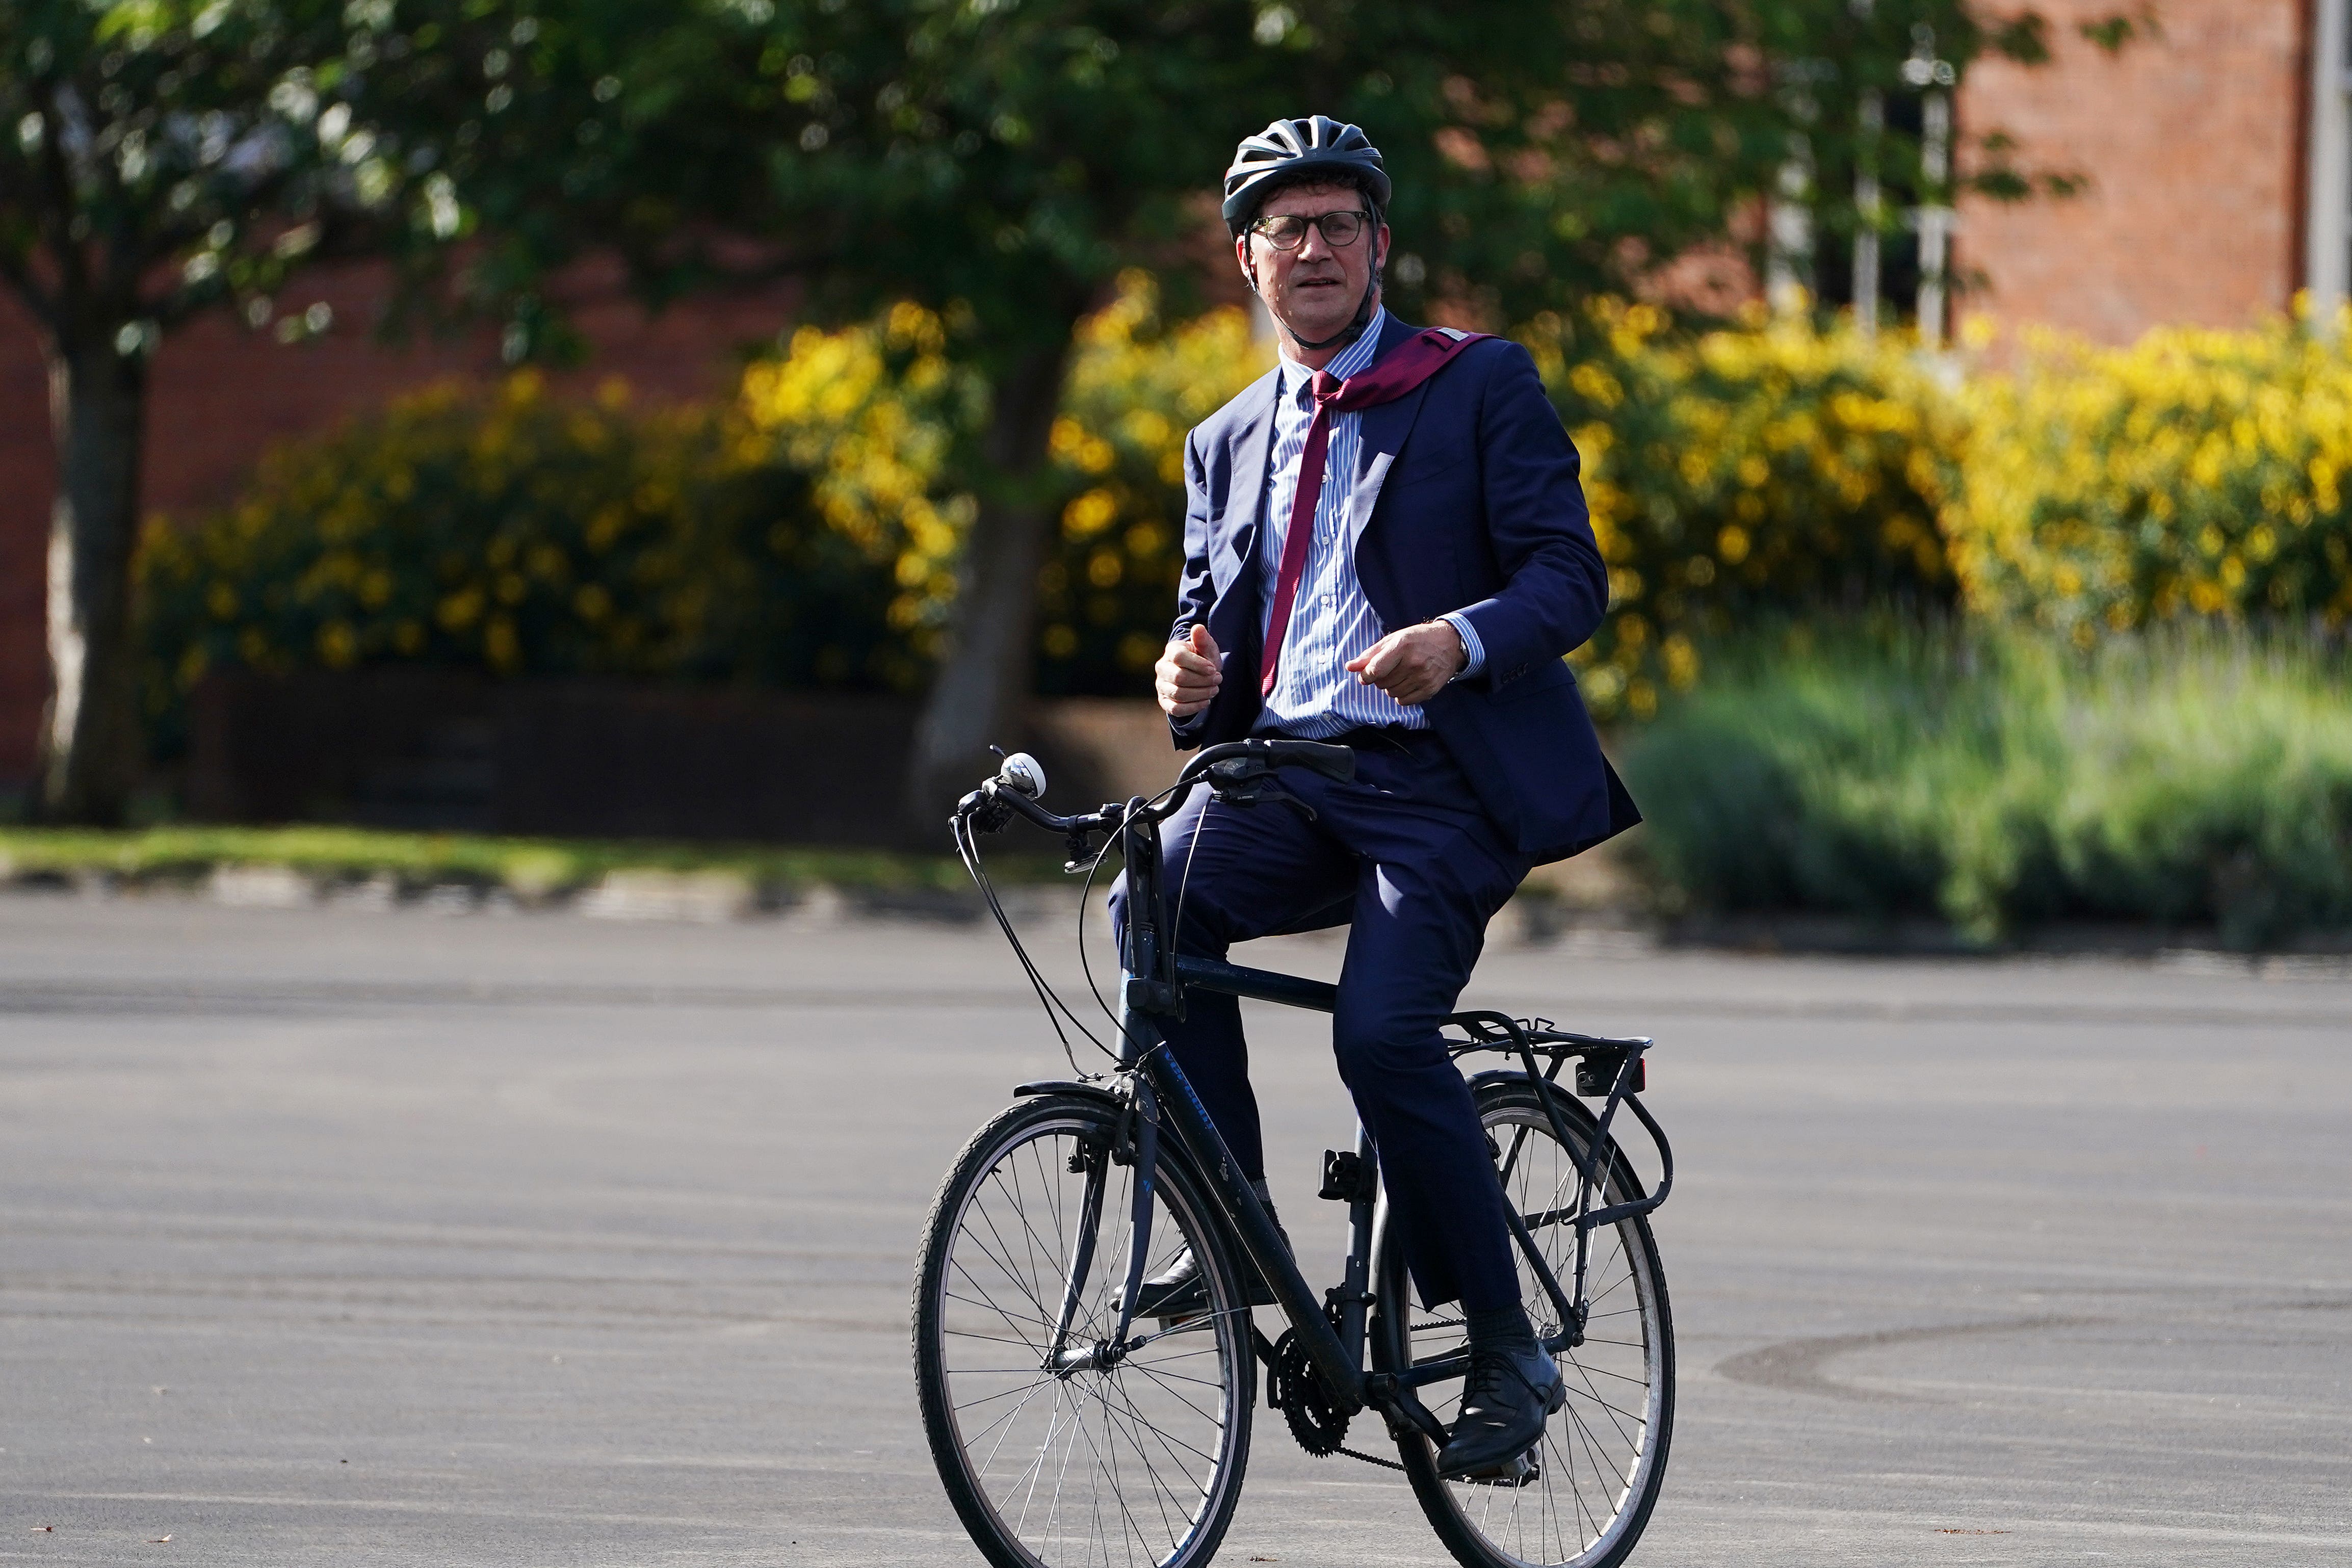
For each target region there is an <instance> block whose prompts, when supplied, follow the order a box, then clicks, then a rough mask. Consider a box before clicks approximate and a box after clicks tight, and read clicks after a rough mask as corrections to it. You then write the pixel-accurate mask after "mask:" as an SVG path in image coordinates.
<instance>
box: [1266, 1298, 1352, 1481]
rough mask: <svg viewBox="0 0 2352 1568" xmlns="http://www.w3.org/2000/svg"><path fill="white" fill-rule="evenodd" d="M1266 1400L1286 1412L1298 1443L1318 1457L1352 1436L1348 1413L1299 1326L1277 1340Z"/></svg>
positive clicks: (1267, 1380) (1268, 1375)
mask: <svg viewBox="0 0 2352 1568" xmlns="http://www.w3.org/2000/svg"><path fill="white" fill-rule="evenodd" d="M1266 1403H1267V1404H1269V1405H1273V1406H1274V1407H1275V1408H1276V1410H1279V1411H1281V1412H1282V1418H1283V1419H1284V1420H1285V1421H1286V1422H1288V1423H1289V1425H1290V1435H1291V1436H1293V1437H1296V1438H1297V1440H1298V1446H1299V1447H1302V1448H1304V1449H1306V1450H1307V1452H1308V1453H1310V1454H1312V1455H1314V1456H1315V1457H1316V1458H1318V1459H1319V1458H1324V1457H1326V1456H1327V1455H1330V1454H1336V1453H1338V1452H1339V1445H1340V1444H1342V1443H1344V1442H1346V1441H1347V1440H1348V1416H1347V1415H1346V1414H1345V1413H1344V1412H1342V1411H1341V1410H1340V1409H1339V1407H1338V1405H1336V1403H1335V1402H1334V1401H1333V1400H1332V1398H1331V1394H1330V1391H1329V1390H1328V1389H1327V1388H1325V1387H1324V1385H1323V1377H1322V1374H1321V1373H1318V1372H1317V1371H1316V1370H1315V1363H1314V1361H1313V1359H1312V1358H1310V1357H1309V1356H1308V1355H1307V1346H1306V1343H1305V1342H1303V1341H1301V1340H1300V1339H1299V1337H1298V1331H1297V1329H1287V1330H1285V1331H1283V1335H1282V1338H1280V1339H1279V1340H1276V1342H1275V1343H1274V1363H1273V1365H1272V1366H1270V1367H1268V1368H1267V1369H1266Z"/></svg>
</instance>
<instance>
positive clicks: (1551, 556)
mask: <svg viewBox="0 0 2352 1568" xmlns="http://www.w3.org/2000/svg"><path fill="white" fill-rule="evenodd" d="M1492 357H1493V358H1494V359H1495V360H1496V362H1497V363H1496V366H1495V369H1494V371H1493V373H1492V374H1490V375H1489V376H1488V378H1487V382H1486V388H1485V393H1484V395H1483V397H1482V398H1481V399H1480V403H1479V409H1478V434H1477V441H1478V450H1479V456H1480V459H1481V461H1480V468H1481V482H1482V484H1483V485H1484V487H1485V491H1486V497H1485V499H1486V530H1487V536H1488V538H1489V540H1490V541H1491V542H1492V543H1493V546H1494V550H1495V562H1496V565H1497V566H1498V567H1500V568H1501V571H1502V576H1503V587H1502V589H1501V591H1500V592H1498V593H1496V594H1495V595H1493V596H1491V597H1489V598H1485V599H1481V600H1479V601H1478V602H1477V603H1476V604H1475V605H1465V606H1464V607H1463V609H1462V611H1461V612H1460V613H1461V614H1462V616H1464V618H1465V619H1466V620H1468V621H1469V622H1470V624H1471V625H1472V626H1475V627H1476V628H1477V632H1478V641H1479V643H1480V644H1481V646H1482V647H1484V649H1485V652H1486V666H1485V668H1484V670H1483V672H1482V673H1481V674H1479V675H1477V676H1474V677H1470V678H1467V679H1465V685H1468V684H1475V683H1478V682H1484V683H1486V684H1487V685H1488V686H1489V687H1490V688H1491V687H1494V686H1500V685H1503V684H1505V683H1507V682H1508V681H1510V680H1511V679H1515V678H1516V677H1517V676H1519V675H1521V674H1523V673H1525V672H1526V671H1527V670H1528V668H1530V667H1532V666H1533V665H1535V664H1536V663H1537V662H1538V660H1542V659H1554V658H1560V657H1562V656H1563V655H1565V654H1567V653H1568V652H1569V651H1570V649H1573V648H1577V647H1582V646H1583V645H1584V644H1585V643H1586V642H1587V641H1589V640H1590V639H1591V637H1592V634H1593V633H1594V632H1595V631H1597V630H1599V629H1600V626H1601V613H1602V612H1603V611H1604V610H1606V609H1607V608H1608V606H1609V570H1608V567H1607V566H1606V565H1605V564H1603V563H1602V562H1601V547H1600V545H1599V544H1598V543H1597V542H1595V541H1594V539H1593V536H1592V521H1591V517H1590V515H1589V514H1588V513H1587V511H1586V510H1585V505H1584V487H1583V486H1582V484H1581V483H1580V482H1579V480H1578V479H1577V473H1578V469H1579V467H1580V465H1579V462H1578V459H1577V455H1576V447H1575V445H1574V444H1573V443H1571V442H1570V440H1569V438H1568V432H1567V431H1566V430H1564V429H1562V428H1561V427H1560V423H1559V414H1558V413H1557V412H1555V411H1554V410H1553V408H1552V405H1551V400H1550V399H1549V398H1548V397H1546V396H1545V395H1544V390H1543V382H1542V380H1541V379H1540V378H1539V377H1538V375H1537V374H1536V364H1535V361H1534V360H1533V359H1532V358H1530V357H1529V356H1528V351H1527V350H1525V349H1524V348H1521V347H1520V346H1519V345H1518V344H1517V343H1505V344H1504V345H1503V346H1502V348H1501V350H1500V351H1499V352H1497V353H1495V354H1494V355H1493V356H1492Z"/></svg>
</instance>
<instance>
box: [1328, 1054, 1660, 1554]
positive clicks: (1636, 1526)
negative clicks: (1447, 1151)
mask: <svg viewBox="0 0 2352 1568" xmlns="http://www.w3.org/2000/svg"><path fill="white" fill-rule="evenodd" d="M1537 1092H1538V1091H1537V1089H1535V1088H1534V1086H1532V1085H1530V1084H1528V1082H1526V1081H1525V1080H1517V1081H1510V1080H1507V1081H1502V1082H1496V1083H1489V1084H1486V1085H1483V1086H1481V1088H1480V1089H1479V1090H1478V1092H1477V1104H1478V1115H1479V1120H1480V1121H1482V1122H1483V1123H1485V1125H1486V1133H1487V1137H1488V1140H1489V1142H1490V1143H1491V1144H1492V1145H1493V1148H1494V1150H1495V1155H1496V1170H1497V1172H1498V1173H1499V1174H1500V1175H1501V1177H1502V1182H1503V1190H1504V1194H1505V1195H1506V1199H1507V1201H1508V1202H1509V1203H1510V1204H1511V1205H1513V1206H1514V1207H1515V1208H1517V1211H1518V1213H1519V1215H1521V1217H1522V1219H1523V1220H1524V1222H1525V1223H1526V1225H1527V1226H1528V1232H1529V1234H1530V1235H1531V1236H1532V1237H1533V1238H1534V1241H1535V1244H1536V1247H1537V1249H1538V1251H1540V1252H1541V1253H1542V1254H1543V1256H1544V1260H1545V1262H1546V1263H1547V1264H1548V1265H1549V1268H1551V1270H1552V1272H1553V1274H1554V1275H1555V1276H1556V1277H1557V1278H1558V1279H1559V1282H1560V1288H1561V1289H1562V1290H1564V1291H1568V1292H1571V1293H1572V1292H1573V1291H1574V1290H1575V1288H1576V1287H1575V1269H1576V1227H1575V1226H1574V1224H1573V1223H1572V1221H1571V1220H1570V1219H1567V1218H1565V1217H1563V1216H1562V1214H1561V1211H1563V1210H1573V1208H1574V1207H1575V1205H1576V1194H1577V1171H1576V1161H1577V1159H1578V1158H1579V1157H1580V1156H1581V1155H1582V1154H1583V1152H1584V1150H1585V1148H1586V1147H1587V1146H1588V1141H1589V1140H1590V1138H1591V1134H1592V1118H1591V1115H1590V1114H1589V1113H1588V1112H1587V1111H1586V1110H1585V1109H1584V1107H1583V1106H1581V1105H1580V1104H1579V1103H1577V1102H1576V1101H1575V1100H1572V1099H1570V1097H1569V1096H1568V1095H1567V1094H1565V1093H1561V1092H1559V1091H1557V1090H1547V1091H1546V1092H1549V1093H1551V1094H1553V1096H1554V1103H1555V1104H1556V1105H1557V1106H1558V1107H1559V1110H1560V1117H1561V1120H1562V1121H1564V1122H1565V1123H1566V1125H1567V1127H1568V1131H1569V1134H1570V1137H1571V1138H1572V1139H1574V1140H1575V1141H1576V1146H1575V1147H1574V1148H1573V1149H1567V1148H1563V1147H1561V1145H1560V1142H1559V1139H1558V1138H1557V1137H1556V1136H1555V1135H1554V1133H1553V1131H1552V1129H1551V1121H1550V1119H1549V1117H1548V1116H1546V1115H1545V1114H1544V1108H1543V1103H1542V1101H1541V1100H1538V1099H1537V1098H1536V1096H1537ZM1641 1195H1642V1190H1641V1184H1640V1182H1639V1181H1638V1179H1637V1178H1636V1177H1635V1176H1634V1174H1633V1171H1632V1169H1631V1168H1630V1167H1629V1166H1627V1165H1626V1164H1625V1163H1624V1162H1623V1161H1622V1159H1620V1160H1618V1161H1616V1162H1614V1168H1613V1169H1612V1172H1611V1173H1610V1178H1609V1181H1608V1183H1607V1184H1606V1185H1605V1187H1604V1188H1603V1191H1602V1194H1601V1198H1600V1200H1599V1203H1600V1204H1615V1203H1622V1202H1625V1201H1627V1200H1629V1199H1633V1198H1637V1197H1639V1196H1641ZM1596 1206H1598V1205H1596ZM1513 1250H1514V1252H1515V1253H1517V1247H1516V1246H1515V1247H1514V1248H1513ZM1518 1260H1519V1293H1520V1300H1521V1302H1522V1304H1523V1305H1524V1306H1525V1307H1526V1308H1527V1313H1528V1320H1529V1321H1531V1322H1533V1323H1534V1324H1535V1330H1536V1333H1537V1334H1538V1336H1543V1337H1548V1336H1549V1335H1552V1334H1554V1333H1557V1332H1559V1328H1560V1321H1559V1309H1558V1308H1557V1307H1556V1306H1554V1305H1553V1303H1552V1300H1551V1297H1550V1295H1549V1293H1548V1292H1547V1291H1546V1290H1545V1289H1544V1288H1543V1286H1542V1284H1541V1283H1540V1282H1539V1281H1538V1279H1537V1277H1536V1275H1535V1272H1534V1270H1533V1269H1531V1268H1528V1263H1527V1258H1526V1256H1525V1255H1524V1254H1523V1253H1520V1254H1518ZM1381 1277H1382V1289H1381V1315H1382V1318H1383V1320H1384V1321H1383V1323H1382V1324H1381V1332H1379V1333H1377V1334H1376V1335H1375V1336H1374V1343H1375V1345H1376V1346H1379V1347H1381V1351H1382V1352H1384V1353H1383V1354H1382V1356H1381V1359H1382V1360H1384V1361H1387V1362H1389V1363H1390V1364H1391V1365H1409V1364H1412V1363H1416V1362H1426V1361H1429V1360H1430V1359H1432V1358H1433V1357H1438V1356H1444V1355H1447V1354H1450V1353H1455V1352H1460V1351H1461V1350H1462V1349H1463V1348H1464V1346H1465V1344H1466V1343H1467V1341H1466V1339H1465V1335H1464V1332H1463V1330H1462V1328H1461V1326H1460V1324H1459V1322H1458V1321H1455V1320H1453V1319H1451V1318H1449V1317H1447V1316H1446V1315H1444V1314H1438V1313H1430V1312H1419V1311H1414V1310H1412V1301H1411V1299H1410V1294H1409V1292H1410V1287H1409V1285H1408V1284H1407V1283H1406V1282H1405V1278H1404V1260H1403V1257H1402V1247H1401V1246H1398V1245H1391V1247H1390V1248H1389V1255H1388V1257H1387V1258H1384V1259H1383V1267H1382V1269H1381ZM1585 1279H1586V1284H1585V1291H1586V1298H1587V1300H1589V1301H1590V1302H1591V1317H1590V1318H1589V1319H1588V1321H1587V1322H1586V1325H1585V1339H1584V1342H1583V1343H1582V1344H1580V1345H1575V1346H1571V1347H1570V1348H1568V1349H1565V1350H1562V1351H1561V1352H1559V1356H1558V1358H1557V1359H1558V1361H1559V1370H1560V1373H1561V1374H1562V1376H1564V1377H1565V1378H1566V1379H1567V1383H1568V1403H1567V1404H1566V1405H1565V1406H1563V1407H1562V1409H1561V1410H1560V1412H1559V1415H1554V1416H1553V1417H1552V1418H1551V1420H1550V1421H1549V1423H1548V1424H1547V1425H1546V1426H1545V1428H1544V1436H1543V1441H1542V1442H1541V1443H1540V1444H1538V1446H1537V1447H1536V1449H1535V1450H1534V1451H1533V1452H1532V1453H1531V1454H1530V1456H1529V1458H1531V1459H1532V1461H1533V1465H1534V1471H1533V1474H1532V1476H1531V1477H1529V1478H1527V1479H1524V1480H1523V1483H1522V1484H1520V1485H1517V1486H1503V1485H1496V1484H1493V1483H1485V1484H1480V1483H1473V1482H1468V1481H1459V1480H1445V1479H1441V1478H1440V1477H1439V1475H1438V1473H1437V1454H1436V1450H1435V1448H1434V1447H1433V1446H1432V1445H1431V1444H1430V1442H1429V1440H1428V1439H1427V1438H1425V1437H1423V1436H1420V1435H1419V1434H1417V1433H1415V1434H1412V1435H1410V1436H1404V1437H1402V1438H1400V1439H1399V1440H1398V1445H1397V1447H1398V1449H1399V1454H1400V1457H1401V1458H1402V1460H1403V1462H1404V1468H1405V1473H1406V1474H1407V1475H1408V1476H1409V1477H1410V1478H1411V1479H1412V1489H1413V1492H1414V1495H1415V1496H1416V1497H1417V1498H1418V1499H1419V1500H1420V1501H1421V1506H1422V1510H1423V1512H1424V1513H1426V1514H1428V1516H1429V1521H1430V1523H1431V1524H1432V1525H1433V1526H1434V1527H1435V1528H1436V1531H1437V1534H1438V1538H1439V1539H1440V1540H1442V1541H1444V1542H1445V1545H1446V1548H1447V1550H1449V1551H1451V1552H1453V1553H1454V1557H1455V1558H1456V1560H1458V1561H1460V1562H1462V1563H1465V1564H1468V1565H1469V1568H1533V1565H1542V1568H1571V1565H1572V1568H1615V1564H1618V1563H1622V1562H1623V1561H1624V1560H1625V1557H1626V1555H1627V1553H1629V1552H1632V1551H1633V1543H1634V1542H1636V1541H1637V1540H1639V1539H1640V1537H1641V1534H1642V1530H1643V1526H1644V1525H1646V1524H1647V1523H1648V1522H1649V1518H1650V1510H1651V1509H1652V1507H1653V1506H1654V1504H1655V1503H1656V1501H1657V1498H1658V1489H1659V1487H1660V1485H1661V1484H1662V1483H1663V1482H1664V1479H1665V1468H1666V1446H1667V1439H1668V1437H1669V1436H1671V1434H1672V1432H1673V1429H1674V1415H1675V1349H1674V1326H1673V1320H1672V1318H1671V1316H1670V1314H1669V1312H1668V1310H1667V1306H1666V1281H1665V1276H1664V1273H1663V1272H1662V1271H1661V1270H1660V1268H1659V1266H1658V1254H1657V1247H1656V1245H1655V1243H1654V1241H1653V1239H1652V1237H1651V1235H1650V1227H1649V1225H1648V1223H1647V1221H1646V1220H1644V1219H1643V1218H1642V1217H1640V1216H1635V1217H1634V1218H1632V1219H1625V1220H1620V1221H1618V1222H1617V1223H1616V1224H1614V1225H1609V1226H1599V1227H1597V1228H1596V1229H1595V1230H1594V1231H1593V1232H1592V1243H1591V1253H1590V1258H1589V1260H1588V1262H1587V1264H1586V1275H1585ZM1422 1396H1423V1401H1424V1403H1426V1404H1427V1405H1428V1406H1429V1408H1430V1409H1431V1411H1432V1412H1433V1413H1434V1414H1435V1415H1436V1416H1437V1418H1438V1419H1439V1420H1441V1421H1443V1422H1444V1423H1445V1424H1446V1425H1447V1426H1452V1425H1453V1423H1454V1417H1455V1416H1456V1415H1458V1414H1459V1413H1460V1409H1461V1402H1462V1384H1461V1382H1460V1381H1459V1380H1458V1379H1456V1380H1453V1381H1449V1382H1446V1383H1441V1384H1432V1385H1430V1386H1428V1387H1425V1388H1423V1390H1422Z"/></svg>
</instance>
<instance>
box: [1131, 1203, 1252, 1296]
mask: <svg viewBox="0 0 2352 1568" xmlns="http://www.w3.org/2000/svg"><path fill="white" fill-rule="evenodd" d="M1274 1234H1275V1235H1276V1236H1278V1237H1282V1245H1283V1248H1284V1250H1285V1251H1288V1250H1289V1249H1290V1233H1289V1232H1288V1231H1286V1230H1285V1229H1283V1228H1282V1222H1281V1221H1280V1220H1276V1221H1275V1222H1274ZM1240 1262H1241V1267H1242V1275H1243V1278H1244V1280H1245V1281H1246V1288H1247V1294H1248V1299H1249V1304H1250V1305H1251V1306H1253V1307H1271V1306H1273V1305H1274V1288H1273V1287H1272V1286H1270V1285H1268V1284H1267V1283H1266V1282H1265V1280H1264V1279H1260V1278H1258V1272H1257V1270H1256V1269H1255V1268H1251V1267H1250V1265H1249V1261H1248V1260H1247V1259H1246V1258H1244V1259H1241V1260H1240ZM1207 1310H1209V1287H1208V1284H1207V1282H1206V1281H1205V1280H1203V1279H1202V1278H1201V1265H1200V1262H1199V1260H1198V1259H1196V1258H1194V1257H1193V1256H1192V1248H1191V1247H1186V1248H1185V1249H1184V1250H1183V1251H1181V1252H1180V1253H1178V1254H1177V1255H1176V1261H1175V1262H1173V1263H1171V1264H1170V1265H1169V1266H1168V1268H1167V1269H1166V1270H1165V1271H1163V1272H1161V1273H1159V1274H1154V1275H1152V1276H1150V1278H1149V1279H1145V1280H1144V1282H1143V1290H1142V1293H1141V1294H1140V1296H1139V1298H1138V1299H1137V1303H1136V1308H1135V1315H1136V1316H1137V1317H1139V1318H1190V1317H1194V1316H1197V1315H1198V1314H1200V1313H1202V1312H1205V1311H1207Z"/></svg>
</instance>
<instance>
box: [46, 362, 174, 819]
mask: <svg viewBox="0 0 2352 1568" xmlns="http://www.w3.org/2000/svg"><path fill="white" fill-rule="evenodd" d="M48 360H49V422H50V428H51V430H52V431H53V433H54V435H55V438H56V443H57V453H58V493H57V500H56V501H55V503H54V504H53V505H52V507H51V509H50V512H49V679H50V692H49V701H48V707H47V710H46V711H45V712H44V714H43V717H42V723H41V760H40V784H39V795H38V796H37V800H36V802H35V809H36V811H37V814H38V816H39V817H40V818H41V820H43V821H47V822H60V823H80V824H88V825H90V826H117V825H119V824H121V821H122V818H123V813H124V810H125V808H126V807H127V806H128V805H129V804H130V800H131V788H132V786H133V785H135V784H137V783H138V778H139V763H140V752H141V746H140V737H139V710H138V702H137V698H136V693H135V686H134V676H133V672H134V668H135V665H136V656H135V654H134V652H133V650H132V648H131V547H132V545H133V544H134V543H135V542H136V541H137V537H138V527H139V456H140V446H141V436H142V430H143V428H144V426H145V423H146V381H147V363H146V356H145V355H144V354H143V353H138V352H133V353H127V354H126V353H117V352H116V350H115V346H114V342H113V341H112V335H111V334H110V333H105V332H92V333H89V334H87V338H86V341H83V342H72V343H65V342H55V343H52V344H50V345H49V355H48Z"/></svg>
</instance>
